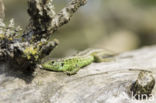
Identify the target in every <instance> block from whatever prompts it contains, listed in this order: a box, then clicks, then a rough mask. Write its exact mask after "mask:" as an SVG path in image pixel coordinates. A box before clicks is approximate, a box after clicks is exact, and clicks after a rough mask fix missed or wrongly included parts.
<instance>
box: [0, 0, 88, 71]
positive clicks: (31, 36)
mask: <svg viewBox="0 0 156 103" xmlns="http://www.w3.org/2000/svg"><path fill="white" fill-rule="evenodd" d="M52 1H53V0H28V13H29V15H30V23H29V25H28V26H27V28H26V29H25V30H24V31H23V30H22V29H21V28H20V27H19V26H15V25H14V21H13V20H10V24H9V25H6V24H4V23H3V20H1V21H0V60H1V61H5V62H6V61H8V62H9V64H11V66H12V65H13V66H15V67H17V68H20V69H22V70H24V71H25V70H32V71H33V69H34V66H36V64H37V63H39V62H40V60H41V59H42V58H44V57H45V56H48V55H49V53H50V52H51V51H52V50H53V49H54V48H55V47H56V46H57V45H58V43H59V42H58V40H57V39H54V40H53V41H49V38H50V35H52V34H53V33H54V32H55V31H56V30H58V29H59V28H60V27H61V26H62V25H64V24H66V23H68V21H69V20H70V18H71V17H72V15H73V14H74V13H75V12H76V11H77V10H78V8H79V7H81V6H83V5H84V4H86V0H72V1H71V2H70V3H69V4H68V5H67V6H66V7H64V8H63V9H62V10H61V11H60V12H59V13H55V10H54V5H53V2H52ZM0 4H2V3H1V2H0ZM2 8H3V7H2ZM0 9H1V8H0ZM2 11H3V10H2ZM21 35H22V36H21Z"/></svg>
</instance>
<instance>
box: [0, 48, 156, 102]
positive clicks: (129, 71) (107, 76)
mask: <svg viewBox="0 0 156 103" xmlns="http://www.w3.org/2000/svg"><path fill="white" fill-rule="evenodd" d="M141 70H149V71H152V73H153V76H154V78H155V77H156V46H152V47H145V48H142V49H139V50H135V51H131V52H127V53H122V54H120V55H119V56H117V57H116V59H115V60H114V61H112V62H105V63H92V64H91V65H89V66H87V67H84V68H83V69H81V70H80V71H79V72H78V73H77V74H76V75H73V76H67V75H65V74H63V73H59V72H50V71H45V70H40V69H36V71H35V73H34V76H33V75H28V76H25V75H24V74H23V72H19V71H16V70H14V69H12V68H11V67H7V65H6V64H4V63H1V65H0V103H142V102H143V103H155V102H156V98H154V97H156V88H154V90H153V92H152V97H151V98H149V100H143V101H137V100H134V99H133V98H130V94H128V90H129V86H130V85H131V84H132V83H133V82H134V81H135V80H136V78H137V76H138V73H139V72H140V71H141ZM27 74H29V73H27Z"/></svg>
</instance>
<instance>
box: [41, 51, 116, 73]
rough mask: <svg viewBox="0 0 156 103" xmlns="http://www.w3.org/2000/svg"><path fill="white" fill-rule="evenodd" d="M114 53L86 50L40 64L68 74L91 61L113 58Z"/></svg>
mask: <svg viewBox="0 0 156 103" xmlns="http://www.w3.org/2000/svg"><path fill="white" fill-rule="evenodd" d="M114 55H115V54H110V53H106V52H105V51H104V50H101V49H95V50H86V51H83V52H80V53H79V54H77V55H75V56H72V57H69V58H63V59H58V60H49V61H47V62H45V63H43V64H42V67H43V68H44V69H47V70H52V71H56V72H65V73H67V74H68V75H73V74H76V73H77V72H78V71H79V70H80V68H82V67H85V66H87V65H89V64H91V63H92V62H106V61H111V60H113V57H114Z"/></svg>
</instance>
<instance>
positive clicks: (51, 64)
mask: <svg viewBox="0 0 156 103" xmlns="http://www.w3.org/2000/svg"><path fill="white" fill-rule="evenodd" d="M42 67H43V68H45V69H48V70H54V71H62V69H63V67H64V63H63V62H62V61H54V60H50V61H47V62H45V63H43V64H42Z"/></svg>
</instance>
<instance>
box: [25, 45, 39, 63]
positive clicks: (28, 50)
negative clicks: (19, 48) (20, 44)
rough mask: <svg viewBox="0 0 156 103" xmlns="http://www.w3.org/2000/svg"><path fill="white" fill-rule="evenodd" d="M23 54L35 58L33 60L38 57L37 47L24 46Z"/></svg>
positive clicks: (28, 57)
mask: <svg viewBox="0 0 156 103" xmlns="http://www.w3.org/2000/svg"><path fill="white" fill-rule="evenodd" d="M24 54H25V56H26V57H27V59H31V57H32V56H33V58H35V60H37V59H38V49H37V48H34V47H33V46H32V45H30V46H29V47H26V48H25V50H24Z"/></svg>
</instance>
